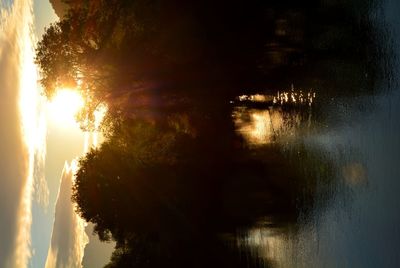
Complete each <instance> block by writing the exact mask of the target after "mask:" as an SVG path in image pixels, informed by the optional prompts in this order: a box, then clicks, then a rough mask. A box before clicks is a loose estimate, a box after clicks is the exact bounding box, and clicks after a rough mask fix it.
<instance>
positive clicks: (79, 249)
mask: <svg viewBox="0 0 400 268" xmlns="http://www.w3.org/2000/svg"><path fill="white" fill-rule="evenodd" d="M75 170H76V163H75V162H73V163H72V164H71V166H69V165H68V164H67V163H66V164H65V166H64V169H63V172H62V175H61V184H60V189H59V192H58V197H57V203H56V213H55V219H54V226H53V233H52V237H51V244H50V248H49V252H48V255H47V260H46V268H55V267H57V268H63V267H65V268H76V267H82V259H83V254H84V249H85V246H86V244H87V243H88V242H89V241H88V237H87V235H86V233H85V226H86V223H85V222H84V220H83V219H82V218H80V217H79V216H78V215H77V214H76V213H75V206H74V203H72V202H71V194H72V184H73V180H74V171H75Z"/></svg>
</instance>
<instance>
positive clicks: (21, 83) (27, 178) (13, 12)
mask: <svg viewBox="0 0 400 268" xmlns="http://www.w3.org/2000/svg"><path fill="white" fill-rule="evenodd" d="M2 3H3V4H2ZM32 29H33V11H32V0H15V1H14V3H13V5H12V6H5V4H4V2H0V148H1V150H0V184H1V187H0V226H1V229H0V237H1V240H2V241H1V243H0V267H5V268H8V267H12V268H19V267H27V266H28V262H29V258H30V256H31V249H30V228H31V223H32V213H31V203H32V195H33V193H34V191H36V193H37V196H38V199H40V200H41V202H42V203H43V204H46V202H47V197H48V191H47V184H46V183H45V180H44V177H43V176H40V177H39V180H36V181H35V177H34V175H35V174H39V173H40V170H41V168H42V166H43V164H44V152H45V149H44V148H43V147H42V146H43V145H44V137H45V126H44V125H43V122H44V117H43V116H42V117H41V116H39V114H40V112H41V109H40V102H41V100H40V99H41V97H40V94H39V92H38V89H37V87H36V81H37V72H36V68H35V65H34V63H33V55H34V48H33V43H34V41H33V39H32V37H33V33H32ZM40 118H42V120H41V119H40ZM43 128H44V129H43ZM39 197H40V198H39Z"/></svg>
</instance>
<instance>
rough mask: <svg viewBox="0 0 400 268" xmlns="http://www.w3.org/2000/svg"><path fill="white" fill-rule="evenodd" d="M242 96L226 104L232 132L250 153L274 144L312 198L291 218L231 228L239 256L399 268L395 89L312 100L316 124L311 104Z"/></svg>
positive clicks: (274, 262)
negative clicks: (254, 103)
mask: <svg viewBox="0 0 400 268" xmlns="http://www.w3.org/2000/svg"><path fill="white" fill-rule="evenodd" d="M381 92H387V90H386V89H382V91H381ZM284 96H285V95H284ZM249 100H250V98H248V99H246V100H244V101H247V102H248V105H243V104H242V103H241V104H240V105H239V106H236V107H234V109H233V114H232V117H233V121H234V124H235V127H236V131H237V132H238V134H239V135H241V136H242V137H243V139H244V141H245V142H246V143H247V144H248V145H249V148H250V150H253V151H255V152H260V151H262V152H264V153H268V152H269V151H268V150H269V148H270V147H271V146H272V145H273V146H274V148H277V147H278V148H279V149H280V151H281V152H282V154H283V155H284V156H285V158H286V160H287V161H288V163H290V166H293V170H296V172H297V173H298V174H300V175H301V177H302V178H303V179H302V182H301V187H300V189H299V193H298V194H299V196H300V197H301V196H302V195H303V193H304V192H307V191H309V189H310V188H311V189H312V190H311V191H312V195H313V198H312V200H311V201H307V202H305V203H301V206H299V207H298V215H297V216H296V220H294V221H293V222H286V223H275V224H273V223H271V222H261V223H260V222H256V223H254V225H253V226H250V227H248V228H244V229H240V230H238V231H237V233H236V245H237V247H238V248H239V250H240V252H241V255H242V257H243V258H246V259H252V260H253V262H255V263H257V264H258V266H260V267H399V265H400V254H399V253H400V249H399V246H398V245H399V243H400V228H399V227H398V226H400V212H399V211H400V201H399V199H398V191H399V190H400V183H399V180H398V178H400V168H399V167H400V166H399V159H400V143H399V141H400V140H399V138H398V137H400V124H399V122H400V121H399V120H398V115H400V108H399V107H398V101H399V100H400V97H399V92H398V90H397V89H395V90H393V91H391V92H390V93H382V94H380V95H375V96H365V97H359V98H351V97H345V98H342V99H340V100H339V99H335V101H332V98H330V97H329V98H325V99H324V98H321V99H320V98H318V100H317V104H318V105H319V107H321V106H322V110H318V112H321V111H322V112H323V113H324V114H328V115H329V118H328V119H327V120H326V122H324V124H322V125H321V124H319V122H317V120H318V119H314V116H313V113H315V112H316V110H312V109H313V106H314V102H313V105H312V107H309V106H307V105H305V106H303V107H301V109H297V108H296V107H293V106H287V105H286V104H285V103H283V104H281V103H280V102H276V104H275V105H265V106H264V107H260V105H258V106H256V107H254V106H252V104H251V101H250V102H249ZM321 103H322V104H323V105H321ZM371 106H372V107H371ZM360 107H368V109H363V108H360ZM314 115H315V114H314ZM339 121H340V122H339ZM293 163H298V164H297V166H296V165H294V164H293ZM265 216H266V217H268V215H265Z"/></svg>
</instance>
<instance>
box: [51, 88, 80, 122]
mask: <svg viewBox="0 0 400 268" xmlns="http://www.w3.org/2000/svg"><path fill="white" fill-rule="evenodd" d="M84 104H85V102H84V100H83V97H82V96H81V95H80V94H79V92H78V91H76V90H72V89H60V90H57V93H56V95H55V96H53V98H52V99H51V100H50V101H49V102H48V105H47V113H48V115H49V117H50V119H51V121H52V122H55V123H56V124H57V125H59V126H62V127H71V126H76V125H77V124H78V123H77V122H76V119H75V115H76V114H77V113H78V112H79V111H80V110H81V109H82V108H83V106H84Z"/></svg>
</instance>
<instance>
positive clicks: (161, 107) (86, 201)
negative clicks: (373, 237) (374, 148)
mask: <svg viewBox="0 0 400 268" xmlns="http://www.w3.org/2000/svg"><path fill="white" fill-rule="evenodd" d="M66 2H67V3H68V4H69V6H70V9H69V11H68V13H67V14H66V16H65V17H64V18H62V20H60V21H59V22H56V23H54V24H52V25H51V26H50V27H49V28H47V29H46V32H45V34H44V36H43V37H42V39H41V41H40V42H39V43H38V46H37V50H36V62H37V64H38V65H39V66H40V68H41V83H42V85H43V87H44V89H45V93H46V95H47V96H48V97H49V98H51V97H52V96H53V94H54V93H55V91H56V90H57V89H59V88H63V87H69V88H76V89H77V90H79V91H80V92H81V93H82V95H83V96H85V98H86V102H87V105H86V107H85V109H84V110H83V111H82V112H81V114H80V118H79V119H80V121H81V123H82V127H83V128H85V129H93V111H94V110H96V108H97V107H98V106H99V105H100V104H106V105H107V106H108V112H107V115H106V117H105V120H104V122H103V124H102V127H101V131H102V132H103V134H104V135H105V137H106V140H105V142H104V143H103V144H102V145H101V146H100V147H99V148H97V149H92V150H91V151H90V152H89V153H88V154H87V155H86V156H84V157H83V158H82V159H81V160H80V168H79V170H78V172H77V174H76V182H75V185H74V188H73V201H74V202H76V204H77V211H78V213H79V214H80V215H81V216H82V217H83V218H84V219H85V220H86V221H88V222H91V223H93V224H94V226H95V233H96V234H97V235H98V236H99V237H100V239H101V240H104V241H107V240H110V239H112V240H115V241H116V242H117V244H116V249H115V251H114V253H113V255H112V259H111V261H110V263H109V264H108V265H107V266H106V267H159V266H163V267H251V266H258V265H260V263H257V262H252V261H251V260H250V261H249V260H248V259H246V258H243V256H242V257H240V254H238V252H237V251H236V248H235V246H232V245H230V244H229V243H230V242H232V239H221V237H222V236H221V234H224V235H226V234H230V235H232V234H234V233H235V230H236V228H238V227H240V226H247V225H249V224H252V223H253V222H254V221H256V219H257V218H259V217H261V216H266V215H267V216H269V217H270V218H274V217H276V218H279V220H280V221H282V220H283V221H285V222H294V221H295V220H296V217H297V208H298V207H299V206H300V205H299V202H309V203H312V199H313V187H314V184H312V185H311V186H310V188H309V189H307V192H306V193H304V192H302V194H300V191H303V190H304V189H303V188H304V187H303V186H302V185H301V184H302V182H304V181H302V179H304V178H301V177H299V176H300V175H299V174H298V173H296V172H295V170H293V169H291V168H289V167H288V165H287V164H285V160H284V159H283V156H282V154H281V153H280V152H279V150H278V149H276V148H274V147H273V146H272V147H271V148H268V150H267V151H264V152H259V151H258V152H255V151H254V150H253V151H252V150H248V148H247V147H246V146H245V144H244V142H243V140H242V139H241V138H240V137H239V136H237V135H236V134H235V132H234V127H233V124H232V120H231V106H230V104H229V100H232V99H233V98H234V97H235V96H236V95H237V94H238V93H247V94H248V93H252V90H253V89H257V88H262V89H264V88H265V87H268V86H278V85H285V86H288V85H290V83H292V82H293V81H294V80H296V81H299V83H300V84H301V83H303V84H305V85H306V84H307V83H309V81H324V82H323V83H322V84H324V85H327V84H329V83H328V82H331V81H335V83H336V82H337V83H339V82H340V81H342V80H340V79H342V78H343V77H344V78H346V79H344V80H343V81H344V82H346V81H349V80H351V81H354V80H357V81H358V82H356V83H355V84H356V85H358V86H359V85H360V83H361V82H360V81H364V80H363V79H365V77H366V76H365V74H364V73H365V71H366V70H371V72H372V74H374V72H373V69H368V68H369V65H368V64H364V63H365V62H368V57H366V55H369V54H368V51H370V50H369V49H370V48H371V47H373V46H374V43H373V42H372V41H371V40H372V37H371V36H370V31H371V29H370V28H368V24H367V23H366V22H367V15H360V14H363V12H364V11H365V12H364V13H365V14H368V10H369V8H370V6H369V4H371V3H372V2H370V3H369V4H365V5H359V6H357V5H356V4H360V3H356V2H357V1H352V2H351V1H350V2H346V3H343V2H342V1H306V2H301V3H299V1H290V0H287V1H254V2H249V3H247V2H246V3H244V2H237V1H159V0H135V1H131V0H97V1H94V0H93V1H91V0H85V1H66ZM325 2H329V3H325ZM310 5H311V6H312V7H313V8H309V7H310ZM355 8H359V9H360V10H359V12H355V11H354V10H355ZM338 17H340V20H339V19H338ZM332 59H334V60H335V62H336V63H338V62H341V63H343V62H345V63H346V64H347V65H346V68H342V65H339V66H340V67H339V68H336V67H335V66H331V65H332V64H331V63H332ZM321 66H322V67H323V68H321ZM353 67H354V68H353ZM333 69H334V70H335V72H333V73H334V75H336V76H338V77H340V79H339V78H338V79H336V78H332V72H331V71H332V70H333ZM349 69H350V70H351V72H349ZM326 77H329V79H330V80H329V79H328V80H327V79H326ZM371 77H372V78H371ZM373 77H374V75H370V76H369V78H368V79H373ZM335 79H336V80H335ZM338 81H339V82H338ZM339 84H340V83H339ZM336 85H337V84H336ZM353 88H357V89H358V87H351V89H353ZM329 89H330V88H329ZM349 91H350V90H349ZM260 154H261V155H260ZM313 157H314V156H311V157H310V158H313ZM320 165H321V166H324V170H328V171H329V168H330V166H329V163H325V162H324V163H320ZM300 168H301V167H300ZM309 175H310V174H307V176H309ZM302 198H304V201H302ZM310 200H311V201H310ZM225 237H226V236H225ZM228 237H229V235H228ZM233 244H234V243H233ZM262 265H267V264H265V263H263V264H262Z"/></svg>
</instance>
